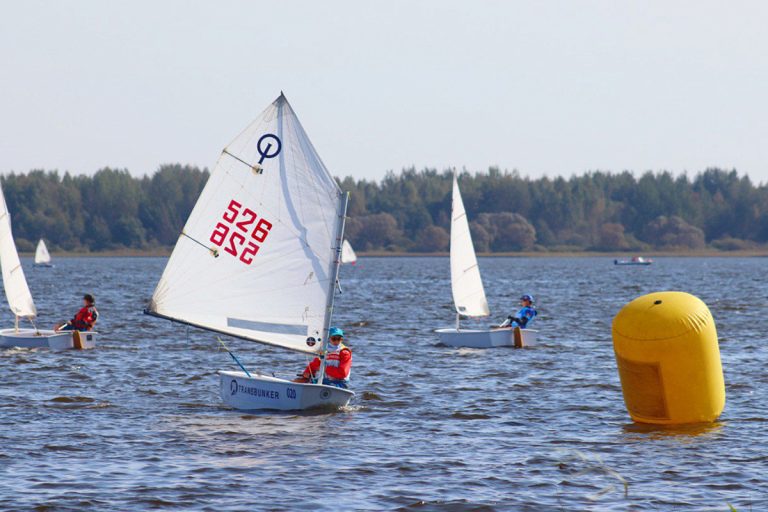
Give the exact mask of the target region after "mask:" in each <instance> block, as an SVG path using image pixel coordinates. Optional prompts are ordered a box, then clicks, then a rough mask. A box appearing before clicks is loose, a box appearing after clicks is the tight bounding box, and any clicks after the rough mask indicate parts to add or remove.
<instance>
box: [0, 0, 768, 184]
mask: <svg viewBox="0 0 768 512" xmlns="http://www.w3.org/2000/svg"><path fill="white" fill-rule="evenodd" d="M766 19H768V2H761V1H754V2H740V1H729V2H725V1H721V2H711V1H708V0H698V1H693V0H690V1H687V2H683V1H676V0H671V1H670V0H667V1H651V0H648V1H618V0H610V1H559V2H558V1H527V2H520V1H478V0H472V1H470V0H465V1H453V0H435V1H415V0H405V1H403V0H387V1H386V2H364V1H360V0H355V1H333V0H325V1H322V2H321V1H316V0H314V1H278V0H271V1H257V0H249V1H226V0H225V1H220V0H217V1H215V2H214V1H206V2H202V1H199V2H197V1H172V0H164V1H145V0H130V1H109V2H105V1H103V0H93V1H85V0H82V1H78V0H73V1H67V2H54V1H49V2H43V1H35V0H31V1H30V0H23V1H22V0H0V173H7V172H11V171H16V172H25V171H28V170H30V169H36V168H43V169H51V170H52V169H57V170H59V171H62V172H63V171H69V172H72V173H78V174H80V173H83V174H92V173H93V172H95V171H96V170H98V169H99V168H102V167H105V166H110V167H117V168H127V169H129V170H130V171H131V172H132V173H133V174H135V175H137V176H138V175H143V174H151V173H152V172H154V171H155V170H156V169H157V168H158V166H159V165H161V164H163V163H174V162H180V163H189V164H193V165H198V166H201V167H209V168H211V167H213V166H214V164H215V162H216V159H217V158H218V156H219V153H220V152H221V150H222V149H223V148H224V147H225V146H226V145H227V143H228V142H229V141H230V140H232V139H233V138H234V137H235V136H236V135H237V134H238V133H239V132H240V131H241V130H242V129H243V128H244V127H245V126H247V125H248V124H249V123H250V121H251V120H253V119H254V118H255V117H256V116H257V115H258V113H259V112H261V111H262V110H263V109H264V108H265V107H266V106H267V105H268V104H269V103H270V102H272V101H273V100H274V99H275V98H276V97H277V96H278V95H279V94H280V91H284V92H285V94H286V97H287V98H288V100H289V101H290V102H291V104H292V106H293V108H294V110H295V111H296V113H297V115H298V116H299V119H300V120H301V122H302V124H303V125H304V128H305V130H306V131H307V133H308V134H309V136H310V138H311V139H312V141H313V143H314V145H315V147H316V148H317V150H318V152H319V153H320V155H321V156H322V158H323V160H324V162H325V163H326V166H327V167H328V168H329V169H330V170H331V172H332V173H333V174H334V175H337V176H347V175H351V176H354V177H356V178H366V179H380V178H381V177H383V176H384V175H385V173H386V172H387V171H388V170H394V171H399V170H400V169H402V168H404V167H411V166H415V167H417V168H424V167H435V168H438V169H445V168H448V167H456V168H459V169H461V168H466V169H468V170H470V171H478V170H485V169H487V168H488V167H489V166H498V167H501V168H502V169H509V170H512V169H517V170H518V171H519V172H520V173H521V174H523V175H529V176H532V177H538V176H542V175H549V176H556V175H564V176H570V175H572V174H581V173H583V172H586V171H589V170H604V171H622V170H632V171H635V172H643V171H646V170H656V171H658V170H669V171H672V172H674V173H681V172H688V173H689V174H694V173H696V172H698V171H700V170H703V169H705V168H707V167H712V166H719V167H725V168H729V169H730V168H736V169H737V170H739V171H740V172H742V173H746V174H748V175H749V176H750V177H751V178H752V179H753V180H754V181H755V182H768V143H766V142H768V141H767V140H766V138H767V137H766V136H767V135H768V58H766V56H767V55H768V30H766V29H765V20H766Z"/></svg>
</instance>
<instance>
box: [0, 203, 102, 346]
mask: <svg viewBox="0 0 768 512" xmlns="http://www.w3.org/2000/svg"><path fill="white" fill-rule="evenodd" d="M0 267H2V273H3V287H4V288H5V296H6V298H7V299H8V305H9V306H10V307H11V311H12V312H13V314H14V316H15V317H16V323H15V326H14V327H13V328H12V329H2V330H0V348H8V347H22V348H50V349H53V350H66V349H70V348H79V349H84V348H93V347H95V346H96V333H95V332H82V333H81V332H77V331H64V332H55V331H53V330H43V329H37V328H35V327H34V323H33V324H32V326H33V328H32V329H22V328H19V320H20V319H22V318H26V319H28V320H30V322H34V319H35V317H36V316H37V308H36V307H35V301H34V300H33V299H32V293H31V292H30V291H29V285H27V278H26V276H25V275H24V269H23V268H22V267H21V261H20V260H19V253H18V252H17V250H16V243H15V242H14V241H13V232H12V231H11V215H10V213H9V212H8V205H7V204H6V202H5V196H4V195H3V191H2V188H0Z"/></svg>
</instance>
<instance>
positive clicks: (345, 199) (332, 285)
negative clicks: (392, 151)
mask: <svg viewBox="0 0 768 512" xmlns="http://www.w3.org/2000/svg"><path fill="white" fill-rule="evenodd" d="M348 203H349V192H344V193H343V194H342V197H341V212H340V214H339V220H338V224H337V226H336V227H337V233H338V235H337V238H336V247H335V248H334V252H335V259H334V262H333V270H332V271H331V276H330V277H331V279H330V280H329V281H328V307H327V308H325V320H323V334H324V336H323V351H322V352H321V353H320V370H319V372H318V376H317V383H318V384H322V383H323V379H324V378H325V356H326V355H327V354H328V341H329V340H328V334H329V331H330V330H331V317H332V316H333V299H334V296H335V295H336V283H337V282H338V280H339V267H340V266H341V245H342V243H343V240H344V224H345V223H346V221H347V204H348Z"/></svg>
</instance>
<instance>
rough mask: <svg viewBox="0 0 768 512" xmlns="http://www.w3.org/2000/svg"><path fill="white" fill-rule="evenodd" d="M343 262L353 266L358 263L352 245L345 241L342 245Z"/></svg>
mask: <svg viewBox="0 0 768 512" xmlns="http://www.w3.org/2000/svg"><path fill="white" fill-rule="evenodd" d="M341 262H342V263H353V264H354V263H356V262H357V254H355V251H354V250H353V249H352V245H351V244H350V243H349V242H348V241H347V240H344V243H343V244H341Z"/></svg>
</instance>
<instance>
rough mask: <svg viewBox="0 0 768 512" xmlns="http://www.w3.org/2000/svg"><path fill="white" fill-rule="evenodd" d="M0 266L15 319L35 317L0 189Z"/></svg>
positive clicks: (6, 206)
mask: <svg viewBox="0 0 768 512" xmlns="http://www.w3.org/2000/svg"><path fill="white" fill-rule="evenodd" d="M0 266H2V269H3V286H4V287H5V296H6V297H7V298H8V305H9V306H10V307H11V311H13V314H14V315H16V316H17V317H35V316H36V315H37V309H36V308H35V302H34V301H33V300H32V294H31V293H30V292H29V286H28V285H27V278H26V277H25V276H24V269H23V268H21V262H20V261H19V253H18V252H16V244H15V243H14V241H13V233H12V232H11V215H10V213H8V205H7V204H6V203H5V196H4V195H3V191H2V189H1V188H0Z"/></svg>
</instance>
